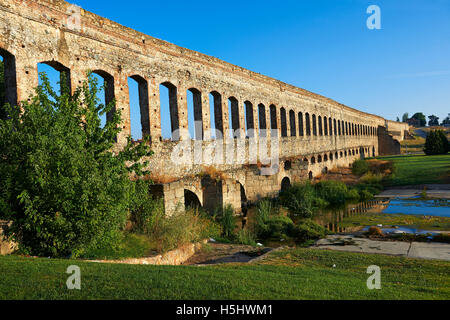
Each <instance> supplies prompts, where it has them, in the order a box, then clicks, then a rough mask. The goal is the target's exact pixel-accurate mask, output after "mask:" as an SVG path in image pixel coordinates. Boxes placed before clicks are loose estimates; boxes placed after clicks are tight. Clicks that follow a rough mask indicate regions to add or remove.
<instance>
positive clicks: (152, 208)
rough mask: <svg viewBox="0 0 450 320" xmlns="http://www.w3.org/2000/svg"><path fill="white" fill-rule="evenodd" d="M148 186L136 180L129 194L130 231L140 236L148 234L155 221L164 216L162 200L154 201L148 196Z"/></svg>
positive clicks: (145, 182)
mask: <svg viewBox="0 0 450 320" xmlns="http://www.w3.org/2000/svg"><path fill="white" fill-rule="evenodd" d="M149 186H150V183H149V182H148V181H144V180H137V181H136V182H134V183H133V187H134V188H133V190H132V192H131V200H130V203H131V204H130V218H129V219H130V221H131V222H132V230H133V231H134V232H136V233H140V234H148V233H150V231H151V230H152V228H153V227H154V224H155V221H156V219H159V218H160V217H162V216H164V215H165V213H164V202H163V199H162V198H161V199H154V198H153V197H152V196H151V195H150V194H149Z"/></svg>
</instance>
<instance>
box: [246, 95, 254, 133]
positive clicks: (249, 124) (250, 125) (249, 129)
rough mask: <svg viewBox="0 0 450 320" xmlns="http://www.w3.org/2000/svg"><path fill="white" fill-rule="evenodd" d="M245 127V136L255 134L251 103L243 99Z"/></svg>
mask: <svg viewBox="0 0 450 320" xmlns="http://www.w3.org/2000/svg"><path fill="white" fill-rule="evenodd" d="M244 105H245V129H246V136H247V137H249V138H252V137H254V136H255V122H254V116H253V104H252V103H251V102H250V101H248V100H247V101H245V102H244Z"/></svg>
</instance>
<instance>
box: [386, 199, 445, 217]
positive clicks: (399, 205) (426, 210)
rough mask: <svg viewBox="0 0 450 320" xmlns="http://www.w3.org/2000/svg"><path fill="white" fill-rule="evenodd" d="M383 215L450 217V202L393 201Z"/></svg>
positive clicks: (443, 200) (440, 200)
mask: <svg viewBox="0 0 450 320" xmlns="http://www.w3.org/2000/svg"><path fill="white" fill-rule="evenodd" d="M382 212H383V213H392V214H414V215H424V216H438V217H450V200H448V199H439V200H401V199H393V200H391V201H390V202H389V205H388V206H387V208H386V209H384V210H383V211H382Z"/></svg>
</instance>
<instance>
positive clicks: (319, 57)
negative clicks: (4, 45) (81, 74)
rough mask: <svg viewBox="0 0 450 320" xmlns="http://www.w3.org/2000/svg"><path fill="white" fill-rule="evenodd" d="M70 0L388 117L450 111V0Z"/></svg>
mask: <svg viewBox="0 0 450 320" xmlns="http://www.w3.org/2000/svg"><path fill="white" fill-rule="evenodd" d="M69 2H71V3H74V4H77V5H79V6H81V7H83V8H84V9H86V10H88V11H92V12H94V13H96V14H98V15H100V16H103V17H106V18H109V19H111V20H114V21H116V22H118V23H120V24H123V25H125V26H127V27H130V28H133V29H136V30H138V31H140V32H143V33H146V34H148V35H150V36H153V37H156V38H159V39H163V40H166V41H169V42H171V43H174V44H177V45H179V46H182V47H186V48H189V49H192V50H196V51H200V52H202V53H205V54H208V55H211V56H215V57H218V58H220V59H222V60H225V61H227V62H230V63H233V64H236V65H239V66H242V67H245V68H248V69H250V70H252V71H255V72H258V73H262V74H264V75H267V76H271V77H274V78H276V79H279V80H281V81H284V82H287V83H289V84H293V85H295V86H298V87H301V88H304V89H307V90H310V91H312V92H315V93H319V94H322V95H324V96H327V97H329V98H332V99H334V100H336V101H338V102H340V103H343V104H346V105H348V106H350V107H354V108H356V109H359V110H362V111H365V112H369V113H375V114H378V115H381V116H383V117H385V118H387V119H392V120H395V119H396V117H400V118H401V117H402V114H403V113H405V112H408V113H409V115H410V116H411V115H412V114H414V113H415V112H423V113H424V114H425V115H426V116H428V115H430V114H435V115H437V116H439V117H440V121H441V120H442V119H443V118H445V117H446V116H447V113H449V112H450V1H448V0H372V1H365V0H308V1H307V0H280V1H265V0H259V1H252V0H248V1H242V0H239V1H235V0H228V1H205V0H202V1H194V0H192V1H185V0H184V1H178V0H171V1H155V0H133V1H125V2H124V1H123V0H120V1H119V0H96V1H92V0H71V1H69ZM372 4H374V5H378V6H379V7H380V9H381V28H382V29H381V30H369V29H368V28H367V26H366V20H367V18H368V17H369V14H367V13H366V9H367V7H368V6H369V5H372ZM427 120H428V118H427Z"/></svg>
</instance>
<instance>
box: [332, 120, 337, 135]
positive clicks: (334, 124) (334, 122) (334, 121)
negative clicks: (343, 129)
mask: <svg viewBox="0 0 450 320" xmlns="http://www.w3.org/2000/svg"><path fill="white" fill-rule="evenodd" d="M333 129H334V135H335V136H337V130H336V119H333Z"/></svg>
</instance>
